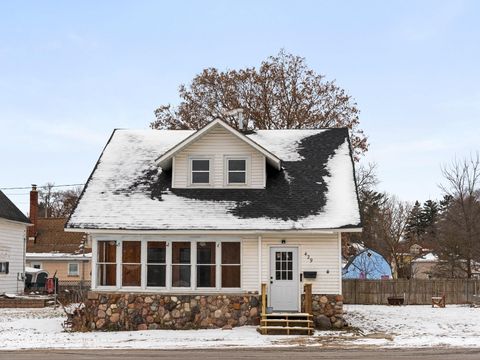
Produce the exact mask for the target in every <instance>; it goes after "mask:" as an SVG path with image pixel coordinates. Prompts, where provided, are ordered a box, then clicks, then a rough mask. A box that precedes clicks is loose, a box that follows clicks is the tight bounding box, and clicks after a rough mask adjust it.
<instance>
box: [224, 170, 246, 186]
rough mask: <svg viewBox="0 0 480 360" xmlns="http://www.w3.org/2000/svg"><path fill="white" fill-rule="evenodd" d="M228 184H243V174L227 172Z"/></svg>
mask: <svg viewBox="0 0 480 360" xmlns="http://www.w3.org/2000/svg"><path fill="white" fill-rule="evenodd" d="M228 183H229V184H245V173H244V172H229V173H228Z"/></svg>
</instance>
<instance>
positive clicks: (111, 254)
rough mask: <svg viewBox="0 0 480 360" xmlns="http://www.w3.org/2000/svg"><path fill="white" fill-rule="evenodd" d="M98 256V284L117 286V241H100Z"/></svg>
mask: <svg viewBox="0 0 480 360" xmlns="http://www.w3.org/2000/svg"><path fill="white" fill-rule="evenodd" d="M97 248H98V258H97V284H98V285H99V286H115V285H116V284H117V264H116V262H117V243H116V241H99V242H98V245H97Z"/></svg>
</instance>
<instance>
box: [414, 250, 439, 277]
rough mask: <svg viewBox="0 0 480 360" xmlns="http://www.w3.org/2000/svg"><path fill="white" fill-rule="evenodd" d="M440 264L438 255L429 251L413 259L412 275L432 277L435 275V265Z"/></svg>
mask: <svg viewBox="0 0 480 360" xmlns="http://www.w3.org/2000/svg"><path fill="white" fill-rule="evenodd" d="M437 264H438V256H437V255H435V254H433V253H428V254H425V255H423V256H422V257H419V258H418V259H415V260H412V277H413V278H415V279H431V278H434V277H435V274H434V273H435V271H434V269H435V266H437Z"/></svg>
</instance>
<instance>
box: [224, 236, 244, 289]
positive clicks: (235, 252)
mask: <svg viewBox="0 0 480 360" xmlns="http://www.w3.org/2000/svg"><path fill="white" fill-rule="evenodd" d="M239 287H240V243H239V242H222V288H239Z"/></svg>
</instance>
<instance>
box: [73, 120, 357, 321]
mask: <svg viewBox="0 0 480 360" xmlns="http://www.w3.org/2000/svg"><path fill="white" fill-rule="evenodd" d="M66 230H67V231H74V232H75V231H78V232H86V233H88V234H89V236H91V238H92V254H93V256H92V290H93V292H92V293H91V294H90V301H89V302H88V303H87V308H86V311H87V312H88V314H90V315H88V316H87V318H88V319H89V320H88V321H87V322H88V324H86V326H88V328H97V329H103V328H110V329H132V328H135V329H146V328H147V327H148V328H158V327H173V328H206V327H212V326H224V325H232V326H235V325H244V324H253V323H255V322H258V317H259V312H260V305H259V301H260V300H261V293H262V284H266V285H267V299H268V300H267V301H268V304H267V305H268V306H269V307H270V308H271V310H272V311H274V312H300V311H302V307H303V306H304V303H303V289H304V284H307V283H309V284H311V285H312V287H313V309H314V313H315V316H316V317H317V318H320V317H322V316H323V317H322V319H323V320H325V319H326V321H331V322H332V323H333V325H334V326H337V327H340V326H342V325H343V320H342V297H341V293H342V269H341V268H342V265H341V233H342V232H358V231H361V223H360V215H359V207H358V201H357V192H356V185H355V180H354V166H353V161H352V156H351V148H350V141H349V136H348V130H347V129H322V130H259V131H257V132H251V133H243V132H241V131H237V130H235V129H233V128H231V127H230V126H229V125H227V124H225V123H224V122H222V121H220V120H215V121H212V122H210V123H209V124H208V125H206V126H205V127H203V128H202V129H200V130H198V131H193V130H115V131H114V132H113V134H112V136H111V137H110V139H109V141H108V143H107V145H106V147H105V149H104V150H103V153H102V155H101V156H100V159H99V160H98V162H97V164H96V165H95V168H94V170H93V172H92V174H91V175H90V178H89V179H88V182H87V184H86V186H85V189H84V191H83V193H82V195H81V197H80V200H79V202H78V204H77V207H76V209H75V210H74V211H73V213H72V215H71V217H70V219H69V220H68V222H67V224H66ZM122 293H125V294H129V295H128V296H126V297H123V296H119V294H122ZM172 303H173V304H172ZM105 304H106V305H105ZM130 304H132V305H130ZM146 304H152V305H151V306H150V305H148V306H147V305H146ZM127 306H128V309H129V310H128V315H124V314H127V310H126V308H127ZM105 307H107V308H108V310H109V312H110V314H111V315H108V314H107V315H106V316H104V312H103V310H102V311H98V310H99V309H102V308H105ZM123 309H125V312H123V311H124V310H123ZM130 309H133V310H130ZM118 312H120V314H122V315H121V316H118ZM98 313H101V315H102V316H101V317H100V318H99V317H98Z"/></svg>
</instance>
